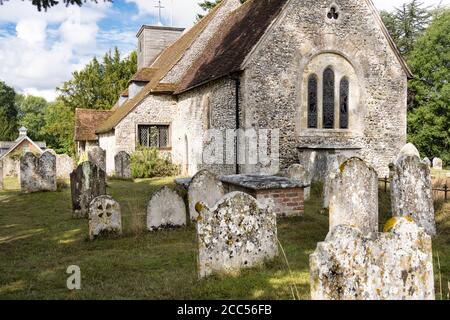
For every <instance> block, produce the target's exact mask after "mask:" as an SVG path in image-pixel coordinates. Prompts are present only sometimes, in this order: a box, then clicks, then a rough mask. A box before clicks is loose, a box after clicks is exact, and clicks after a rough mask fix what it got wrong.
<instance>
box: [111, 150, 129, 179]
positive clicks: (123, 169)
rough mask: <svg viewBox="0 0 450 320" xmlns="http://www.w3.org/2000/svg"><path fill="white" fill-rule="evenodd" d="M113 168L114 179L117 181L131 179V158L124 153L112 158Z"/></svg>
mask: <svg viewBox="0 0 450 320" xmlns="http://www.w3.org/2000/svg"><path fill="white" fill-rule="evenodd" d="M114 166H115V173H116V177H117V178H119V179H126V180H128V179H132V178H133V177H132V175H131V156H130V155H129V154H128V153H126V152H125V151H120V152H119V153H118V154H116V156H115V157H114Z"/></svg>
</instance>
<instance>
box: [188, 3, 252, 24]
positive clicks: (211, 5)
mask: <svg viewBox="0 0 450 320" xmlns="http://www.w3.org/2000/svg"><path fill="white" fill-rule="evenodd" d="M202 1H203V2H200V3H199V4H198V5H199V6H200V7H201V8H202V9H203V11H205V14H208V13H209V12H210V11H211V10H212V9H214V7H215V6H217V5H218V4H219V3H220V1H221V0H212V1H210V0H202ZM240 1H241V3H244V2H245V1H247V0H240ZM205 14H198V15H197V21H198V20H200V19H202V18H203V17H204V16H205Z"/></svg>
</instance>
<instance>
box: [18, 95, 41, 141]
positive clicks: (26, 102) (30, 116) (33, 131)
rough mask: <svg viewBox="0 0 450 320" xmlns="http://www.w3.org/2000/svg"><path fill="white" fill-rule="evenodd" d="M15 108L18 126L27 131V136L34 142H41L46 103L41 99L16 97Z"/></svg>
mask: <svg viewBox="0 0 450 320" xmlns="http://www.w3.org/2000/svg"><path fill="white" fill-rule="evenodd" d="M16 108H17V111H18V115H17V118H18V125H19V126H24V127H26V128H27V129H28V136H29V137H30V138H31V139H32V140H35V141H38V140H43V139H44V136H43V134H42V132H41V130H42V128H43V127H44V125H45V119H44V115H45V112H46V108H47V101H46V100H45V99H44V98H41V97H34V96H24V95H22V94H18V95H17V96H16Z"/></svg>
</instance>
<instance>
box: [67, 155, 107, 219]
mask: <svg viewBox="0 0 450 320" xmlns="http://www.w3.org/2000/svg"><path fill="white" fill-rule="evenodd" d="M70 188H71V192H72V209H73V214H74V217H76V218H85V217H88V213H89V204H90V203H91V201H92V200H93V199H95V198H97V197H99V196H103V195H106V174H105V171H103V170H102V169H100V168H99V167H97V166H96V165H95V164H93V163H92V162H89V161H85V162H83V163H81V164H80V165H79V166H78V167H77V168H76V169H75V170H74V171H73V172H72V173H71V174H70Z"/></svg>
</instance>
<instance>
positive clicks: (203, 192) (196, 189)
mask: <svg viewBox="0 0 450 320" xmlns="http://www.w3.org/2000/svg"><path fill="white" fill-rule="evenodd" d="M224 194H225V191H224V187H223V185H222V182H220V181H219V179H218V178H217V176H216V175H215V174H213V173H211V172H209V171H207V170H202V171H199V172H198V173H197V174H196V175H195V176H194V177H193V178H192V181H191V183H190V184H189V189H188V202H189V216H190V218H191V220H195V219H197V217H198V212H197V211H196V210H195V205H196V204H197V202H204V203H205V204H206V205H207V206H209V207H213V206H214V205H215V204H216V202H217V201H219V200H220V199H221V198H222V197H223V196H224Z"/></svg>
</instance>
